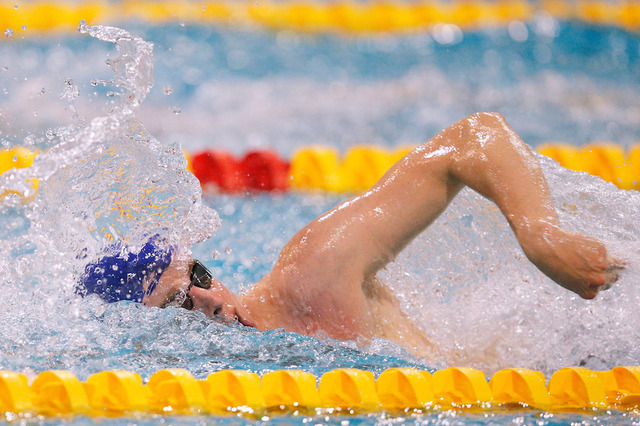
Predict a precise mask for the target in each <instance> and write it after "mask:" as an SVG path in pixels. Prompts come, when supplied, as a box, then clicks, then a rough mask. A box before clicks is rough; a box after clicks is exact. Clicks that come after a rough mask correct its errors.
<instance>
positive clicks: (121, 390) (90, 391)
mask: <svg viewBox="0 0 640 426" xmlns="http://www.w3.org/2000/svg"><path fill="white" fill-rule="evenodd" d="M84 388H85V390H86V392H87V397H88V400H89V404H90V405H91V407H92V408H93V409H94V410H95V411H96V412H97V413H102V414H104V415H107V416H114V415H122V414H123V413H127V412H146V411H148V410H149V399H150V397H151V394H150V391H149V388H147V387H145V386H143V384H142V378H141V377H140V375H139V374H136V373H132V372H130V371H124V370H118V371H102V372H100V373H96V374H94V375H92V376H90V377H89V378H88V379H87V383H86V384H85V386H84Z"/></svg>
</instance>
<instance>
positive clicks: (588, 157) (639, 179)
mask: <svg viewBox="0 0 640 426" xmlns="http://www.w3.org/2000/svg"><path fill="white" fill-rule="evenodd" d="M537 151H538V152H539V153H540V154H543V155H546V156H547V157H551V158H553V159H554V160H556V161H557V162H558V163H560V165H562V166H564V167H566V168H568V169H571V170H575V171H578V172H586V173H589V174H592V175H595V176H600V177H601V178H602V179H604V180H606V181H608V182H611V183H613V184H615V185H617V186H618V187H619V188H621V189H636V190H638V189H640V144H638V145H635V146H632V147H631V149H629V150H627V151H626V152H625V150H623V149H622V147H620V146H619V145H615V144H611V143H591V144H589V145H586V146H584V147H575V146H572V145H566V144H545V145H541V146H539V147H538V149H537Z"/></svg>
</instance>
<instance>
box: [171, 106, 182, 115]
mask: <svg viewBox="0 0 640 426" xmlns="http://www.w3.org/2000/svg"><path fill="white" fill-rule="evenodd" d="M172 111H173V113H174V114H175V115H178V114H180V113H181V112H182V110H181V109H180V108H179V107H173V109H172Z"/></svg>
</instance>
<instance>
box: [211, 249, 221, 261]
mask: <svg viewBox="0 0 640 426" xmlns="http://www.w3.org/2000/svg"><path fill="white" fill-rule="evenodd" d="M211 259H213V260H218V259H220V252H219V251H218V250H214V251H212V252H211Z"/></svg>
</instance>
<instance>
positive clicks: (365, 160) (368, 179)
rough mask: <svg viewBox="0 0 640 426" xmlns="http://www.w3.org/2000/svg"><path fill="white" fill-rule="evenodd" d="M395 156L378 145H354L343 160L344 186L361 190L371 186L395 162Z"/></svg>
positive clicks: (356, 190)
mask: <svg viewBox="0 0 640 426" xmlns="http://www.w3.org/2000/svg"><path fill="white" fill-rule="evenodd" d="M394 159H395V156H394V155H392V153H391V152H390V151H389V150H387V149H384V148H380V147H376V146H354V147H352V148H350V149H349V150H348V151H347V154H346V155H345V157H344V161H343V162H342V165H341V169H342V175H343V177H344V178H345V179H346V181H345V184H344V186H343V188H344V189H345V190H347V191H349V192H359V191H364V190H366V189H368V188H370V187H371V186H372V185H373V184H374V183H376V182H377V181H378V180H379V179H380V178H381V177H382V175H384V174H385V172H386V171H387V170H389V168H391V166H392V165H393V164H394V162H395V161H393V160H394Z"/></svg>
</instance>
